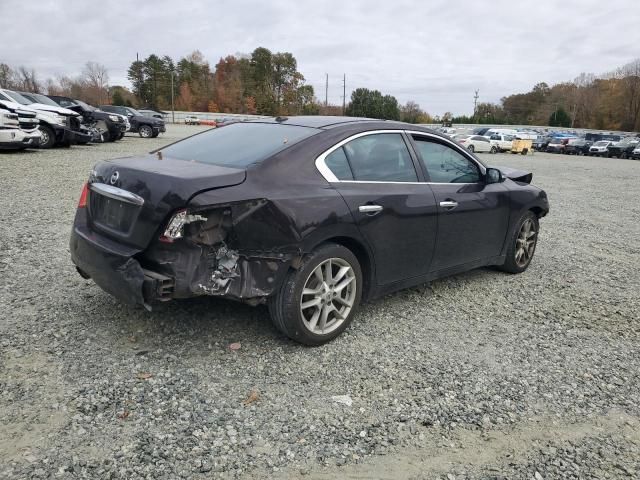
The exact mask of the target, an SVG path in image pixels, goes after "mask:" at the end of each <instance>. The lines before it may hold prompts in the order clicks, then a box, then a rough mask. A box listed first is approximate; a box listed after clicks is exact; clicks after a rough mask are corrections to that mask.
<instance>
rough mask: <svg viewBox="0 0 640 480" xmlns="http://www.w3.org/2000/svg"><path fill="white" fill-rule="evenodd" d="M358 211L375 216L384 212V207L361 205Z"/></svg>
mask: <svg viewBox="0 0 640 480" xmlns="http://www.w3.org/2000/svg"><path fill="white" fill-rule="evenodd" d="M358 211H359V212H360V213H366V214H367V215H375V214H376V213H378V212H381V211H382V205H360V206H359V207H358Z"/></svg>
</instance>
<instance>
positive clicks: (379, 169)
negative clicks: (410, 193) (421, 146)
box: [343, 133, 418, 182]
mask: <svg viewBox="0 0 640 480" xmlns="http://www.w3.org/2000/svg"><path fill="white" fill-rule="evenodd" d="M343 148H344V151H345V153H346V155H347V158H348V160H349V164H350V165H351V169H352V171H353V177H354V179H355V180H360V181H369V182H417V181H418V175H417V174H416V169H415V167H414V166H413V161H412V160H411V155H410V154H409V150H408V149H407V145H406V144H405V142H404V139H403V138H402V135H401V134H400V133H376V134H373V135H365V136H363V137H359V138H356V139H354V140H351V141H350V142H349V143H347V144H345V145H344V147H343Z"/></svg>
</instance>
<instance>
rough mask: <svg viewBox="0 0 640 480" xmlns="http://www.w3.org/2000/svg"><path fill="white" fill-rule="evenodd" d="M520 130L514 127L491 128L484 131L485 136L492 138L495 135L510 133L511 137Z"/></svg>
mask: <svg viewBox="0 0 640 480" xmlns="http://www.w3.org/2000/svg"><path fill="white" fill-rule="evenodd" d="M516 133H518V131H517V130H516V129H514V128H490V129H488V130H487V131H486V132H484V135H483V136H485V137H489V138H491V137H492V136H493V135H503V136H504V135H508V136H511V137H515V135H516Z"/></svg>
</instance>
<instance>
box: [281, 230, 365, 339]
mask: <svg viewBox="0 0 640 480" xmlns="http://www.w3.org/2000/svg"><path fill="white" fill-rule="evenodd" d="M329 272H330V273H329ZM361 297H362V270H361V268H360V263H359V262H358V259H357V258H356V256H355V255H354V254H353V253H352V252H351V250H349V249H347V248H345V247H343V246H342V245H337V244H335V243H329V244H325V245H322V246H320V247H319V248H317V249H316V250H315V251H314V252H313V253H312V254H311V255H309V256H308V257H306V258H305V259H303V260H302V264H301V265H300V267H299V268H298V269H297V270H292V271H290V272H289V273H288V275H287V277H286V278H285V280H284V282H283V284H282V286H281V287H280V290H278V291H277V292H275V294H274V295H273V296H272V297H270V298H269V312H270V314H271V319H272V321H273V323H274V325H275V326H276V328H277V329H278V330H280V331H281V332H282V333H284V334H285V335H286V336H288V337H289V338H291V339H292V340H295V341H296V342H300V343H303V344H305V345H313V346H317V345H322V344H324V343H327V342H329V341H331V340H333V339H334V338H336V337H337V336H338V335H340V334H341V333H342V332H343V331H344V330H345V329H346V328H347V327H348V326H349V324H350V323H351V321H352V320H353V316H354V314H355V312H356V310H357V308H358V306H359V304H360V299H361ZM305 305H306V306H305Z"/></svg>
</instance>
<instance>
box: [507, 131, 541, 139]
mask: <svg viewBox="0 0 640 480" xmlns="http://www.w3.org/2000/svg"><path fill="white" fill-rule="evenodd" d="M538 135H539V134H538V132H533V131H529V130H518V131H517V132H516V133H515V134H514V135H513V136H514V137H515V138H516V139H519V140H535V139H536V138H538Z"/></svg>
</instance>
